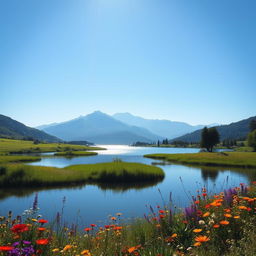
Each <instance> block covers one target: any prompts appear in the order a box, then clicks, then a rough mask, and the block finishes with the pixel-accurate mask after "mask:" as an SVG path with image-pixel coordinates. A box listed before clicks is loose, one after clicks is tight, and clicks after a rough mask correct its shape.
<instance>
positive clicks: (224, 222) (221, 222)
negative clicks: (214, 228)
mask: <svg viewBox="0 0 256 256" xmlns="http://www.w3.org/2000/svg"><path fill="white" fill-rule="evenodd" d="M220 224H221V225H228V224H229V221H227V220H222V221H220Z"/></svg>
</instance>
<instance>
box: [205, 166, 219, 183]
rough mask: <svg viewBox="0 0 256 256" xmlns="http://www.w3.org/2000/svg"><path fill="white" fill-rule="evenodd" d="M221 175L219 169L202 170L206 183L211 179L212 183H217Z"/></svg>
mask: <svg viewBox="0 0 256 256" xmlns="http://www.w3.org/2000/svg"><path fill="white" fill-rule="evenodd" d="M218 175H219V170H218V169H216V168H215V169H209V168H206V167H203V168H201V176H202V179H203V180H204V181H207V180H208V179H210V180H211V181H212V182H215V181H216V179H217V177H218Z"/></svg>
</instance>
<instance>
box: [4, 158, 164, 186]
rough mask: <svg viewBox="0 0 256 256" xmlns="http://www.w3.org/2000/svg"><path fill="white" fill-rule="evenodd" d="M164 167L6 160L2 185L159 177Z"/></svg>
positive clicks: (49, 184)
mask: <svg viewBox="0 0 256 256" xmlns="http://www.w3.org/2000/svg"><path fill="white" fill-rule="evenodd" d="M163 178H164V172H163V170H162V169H161V168H158V167H155V166H150V165H144V164H138V163H125V162H122V163H116V162H113V163H100V164H85V165H73V166H68V167H65V168H55V167H44V166H30V165H22V164H4V165H1V166H0V186H1V187H18V186H19V187H39V186H45V187H47V186H56V185H72V184H73V185H77V184H85V183H89V184H91V183H105V182H112V183H123V182H125V183H127V182H147V181H158V180H162V179H163Z"/></svg>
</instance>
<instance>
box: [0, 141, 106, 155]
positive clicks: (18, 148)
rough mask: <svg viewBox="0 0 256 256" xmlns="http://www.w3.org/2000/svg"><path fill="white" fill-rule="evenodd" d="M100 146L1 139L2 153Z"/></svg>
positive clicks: (88, 148) (84, 148)
mask: <svg viewBox="0 0 256 256" xmlns="http://www.w3.org/2000/svg"><path fill="white" fill-rule="evenodd" d="M102 149H103V148H100V147H91V146H90V147H89V146H81V145H72V144H64V143H38V144H34V142H33V141H26V140H11V139H0V154H10V153H42V152H63V151H85V150H102Z"/></svg>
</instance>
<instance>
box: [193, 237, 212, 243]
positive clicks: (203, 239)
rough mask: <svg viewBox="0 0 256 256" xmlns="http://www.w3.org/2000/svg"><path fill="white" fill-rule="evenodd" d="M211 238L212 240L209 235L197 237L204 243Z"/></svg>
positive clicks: (197, 239) (198, 240) (196, 239)
mask: <svg viewBox="0 0 256 256" xmlns="http://www.w3.org/2000/svg"><path fill="white" fill-rule="evenodd" d="M209 240H210V238H209V237H207V236H197V237H196V238H195V241H197V242H200V243H204V242H207V241H209Z"/></svg>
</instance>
